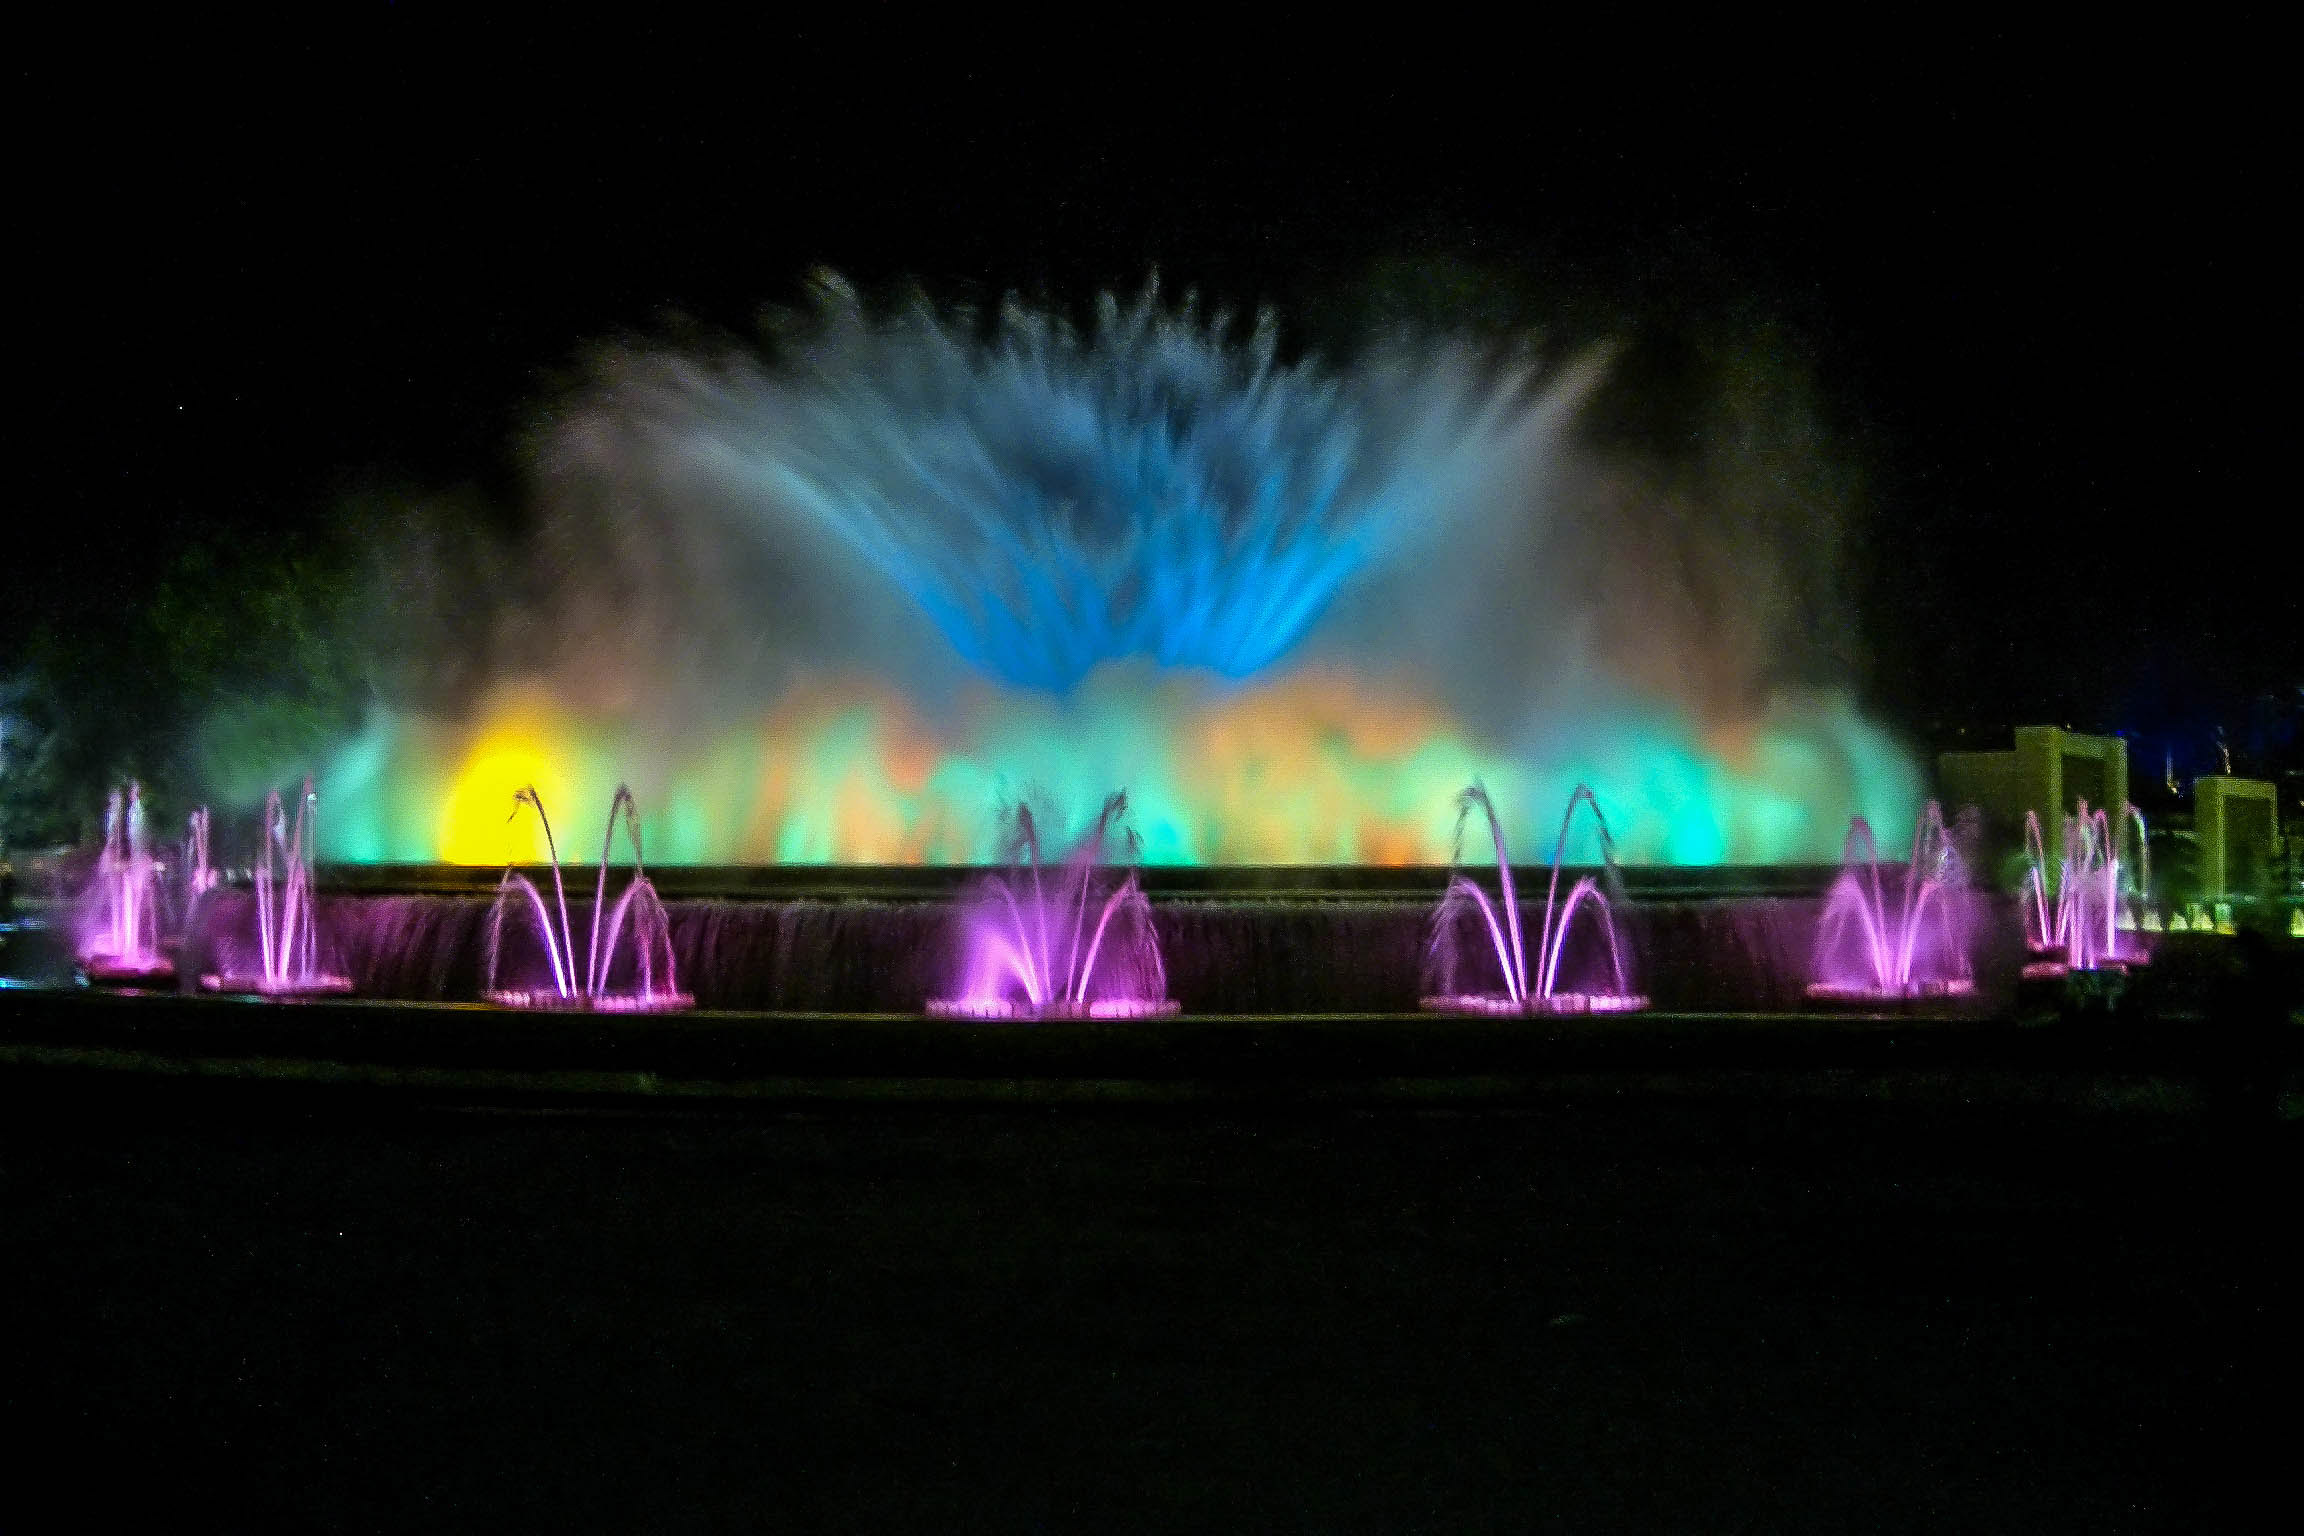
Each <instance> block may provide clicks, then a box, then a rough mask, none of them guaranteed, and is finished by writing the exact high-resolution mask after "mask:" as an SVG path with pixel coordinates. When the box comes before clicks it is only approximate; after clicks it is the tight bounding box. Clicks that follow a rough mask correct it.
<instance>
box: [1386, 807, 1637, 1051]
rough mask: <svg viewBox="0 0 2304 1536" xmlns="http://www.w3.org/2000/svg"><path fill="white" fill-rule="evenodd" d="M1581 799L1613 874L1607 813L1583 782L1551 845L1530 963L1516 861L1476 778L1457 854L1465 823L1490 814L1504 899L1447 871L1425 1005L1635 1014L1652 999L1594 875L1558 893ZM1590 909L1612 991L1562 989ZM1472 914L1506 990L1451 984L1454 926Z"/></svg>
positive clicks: (1460, 816)
mask: <svg viewBox="0 0 2304 1536" xmlns="http://www.w3.org/2000/svg"><path fill="white" fill-rule="evenodd" d="M1578 806H1585V807H1587V808H1589V809H1590V810H1591V812H1592V821H1593V824H1594V825H1595V826H1596V827H1598V829H1599V833H1600V858H1601V866H1602V868H1603V870H1604V871H1606V872H1608V873H1609V874H1610V875H1611V877H1613V873H1614V870H1615V844H1614V841H1613V839H1611V838H1610V837H1609V835H1608V821H1607V818H1606V817H1604V816H1602V815H1601V814H1600V802H1599V801H1598V800H1597V799H1596V798H1594V796H1593V794H1592V791H1591V789H1590V787H1588V786H1586V785H1581V784H1580V785H1578V786H1577V787H1576V792H1575V793H1574V794H1572V795H1570V796H1569V797H1568V807H1567V809H1566V810H1565V811H1563V812H1562V813H1561V815H1560V836H1559V838H1558V840H1557V841H1556V842H1555V843H1554V844H1553V848H1552V879H1551V884H1550V886H1549V888H1548V889H1547V890H1546V892H1545V895H1544V923H1543V926H1542V927H1541V928H1540V929H1539V930H1538V931H1537V939H1536V955H1535V963H1534V968H1533V970H1531V968H1530V963H1529V955H1528V949H1527V944H1526V942H1525V940H1524V939H1523V937H1522V935H1521V930H1520V903H1519V900H1518V898H1517V897H1516V896H1515V895H1514V893H1513V889H1512V862H1511V859H1510V858H1509V857H1508V856H1507V855H1506V853H1505V849H1504V831H1503V827H1502V825H1501V824H1500V823H1499V822H1498V820H1497V817H1496V805H1495V802H1494V801H1492V800H1490V799H1489V798H1488V791H1487V790H1486V789H1485V788H1483V787H1482V786H1480V785H1478V784H1474V785H1473V786H1472V787H1471V788H1469V789H1467V790H1465V791H1464V792H1463V793H1462V794H1461V795H1459V796H1457V798H1456V861H1457V862H1459V863H1461V862H1462V859H1463V848H1464V826H1465V823H1466V821H1467V820H1468V819H1469V818H1470V816H1471V814H1472V812H1473V811H1475V810H1477V811H1479V812H1480V813H1481V814H1482V815H1484V816H1486V817H1487V818H1488V834H1489V837H1490V839H1491V840H1492V841H1493V842H1494V844H1495V847H1496V875H1497V880H1498V883H1499V885H1500V886H1501V888H1502V898H1501V900H1500V901H1494V902H1492V901H1490V900H1489V898H1488V893H1487V892H1486V891H1485V890H1483V889H1482V888H1481V886H1480V884H1479V882H1478V881H1475V880H1474V879H1472V878H1471V877H1470V876H1469V875H1466V874H1463V873H1461V872H1458V873H1455V874H1452V875H1450V876H1449V879H1448V889H1447V892H1446V894H1445V895H1443V896H1442V897H1441V898H1440V908H1439V911H1438V912H1437V913H1436V914H1435V915H1434V918H1433V928H1432V943H1431V947H1430V950H1429V952H1428V962H1429V963H1428V968H1429V970H1430V972H1431V974H1432V975H1433V976H1434V977H1435V978H1437V980H1438V983H1439V985H1438V986H1437V988H1436V989H1435V990H1434V992H1433V993H1432V994H1431V995H1429V996H1427V997H1425V998H1424V999H1423V1000H1422V1002H1423V1006H1424V1007H1425V1008H1426V1009H1428V1010H1430V1011H1432V1012H1435V1013H1474V1014H1529V1013H1554V1014H1564V1013H1631V1012H1634V1011H1636V1010H1638V1009H1641V1008H1645V1007H1647V1006H1648V999H1647V998H1645V997H1643V996H1641V995H1640V994H1638V993H1636V992H1634V991H1633V990H1632V987H1631V983H1630V982H1629V981H1628V980H1627V979H1626V973H1625V968H1624V948H1623V944H1622V941H1621V940H1620V939H1619V937H1618V935H1617V932H1616V918H1615V913H1614V912H1613V910H1611V908H1610V906H1609V902H1608V897H1607V895H1606V894H1605V893H1603V892H1602V891H1601V889H1600V886H1599V883H1598V882H1597V881H1596V880H1594V879H1593V878H1592V877H1591V876H1590V875H1586V876H1583V877H1582V878H1580V879H1578V880H1577V881H1576V883H1575V884H1574V885H1572V886H1570V887H1569V888H1568V899H1567V900H1566V901H1562V900H1561V899H1560V861H1561V860H1562V858H1564V857H1565V856H1566V854H1567V851H1568V831H1569V828H1570V826H1571V825H1573V823H1574V821H1575V817H1576V808H1577V807H1578ZM1499 908H1501V909H1502V910H1501V914H1499V910H1498V909H1499ZM1585 911H1589V912H1590V913H1591V914H1592V923H1593V925H1594V926H1596V927H1597V928H1598V930H1599V932H1600V933H1601V935H1602V936H1603V937H1604V938H1605V939H1606V941H1607V950H1608V966H1609V981H1610V983H1611V986H1610V988H1609V989H1607V990H1600V989H1596V988H1590V987H1587V988H1581V989H1579V988H1571V989H1569V990H1567V991H1563V990H1561V988H1560V962H1561V957H1562V955H1563V954H1565V953H1566V951H1567V948H1568V939H1569V936H1570V933H1571V931H1572V929H1573V926H1574V924H1575V920H1576V917H1577V914H1578V913H1579V912H1585ZM1472 914H1477V915H1478V917H1479V920H1480V921H1479V925H1478V926H1479V929H1480V930H1481V931H1483V932H1485V933H1486V935H1487V937H1488V940H1489V944H1490V946H1491V947H1492V948H1493V950H1494V952H1495V955H1496V968H1497V972H1498V975H1499V977H1500V986H1501V990H1496V991H1463V990H1458V989H1457V988H1456V986H1455V985H1454V982H1455V976H1456V971H1457V962H1456V949H1457V943H1458V938H1457V929H1458V928H1459V926H1460V925H1461V924H1462V923H1463V922H1464V921H1465V920H1466V919H1467V918H1468V916H1470V915H1472Z"/></svg>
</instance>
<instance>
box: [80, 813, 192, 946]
mask: <svg viewBox="0 0 2304 1536" xmlns="http://www.w3.org/2000/svg"><path fill="white" fill-rule="evenodd" d="M161 907H162V901H161V889H160V865H159V863H158V861H156V860H155V859H154V858H153V857H152V850H151V847H150V845H149V843H148V842H147V840H146V837H145V833H144V791H143V787H142V786H141V785H138V784H130V785H129V786H128V789H127V791H126V793H125V794H123V793H122V792H121V791H119V790H117V789H116V790H114V791H112V797H111V799H110V801H109V802H108V803H107V804H106V806H105V810H104V849H103V852H102V853H100V854H99V855H97V859H96V878H95V879H94V880H93V881H91V882H90V884H89V886H88V889H87V890H86V891H85V892H84V893H83V895H82V898H81V915H80V925H79V926H80V942H79V945H78V951H79V959H80V969H81V971H82V972H83V973H84V974H85V975H86V976H87V977H88V978H89V979H90V980H91V981H165V980H166V979H168V978H169V977H171V976H173V975H175V974H176V964H175V962H174V961H172V960H170V959H169V958H168V957H167V956H166V955H163V954H162V953H161V952H160V924H161V919H162V916H163V914H162V911H161Z"/></svg>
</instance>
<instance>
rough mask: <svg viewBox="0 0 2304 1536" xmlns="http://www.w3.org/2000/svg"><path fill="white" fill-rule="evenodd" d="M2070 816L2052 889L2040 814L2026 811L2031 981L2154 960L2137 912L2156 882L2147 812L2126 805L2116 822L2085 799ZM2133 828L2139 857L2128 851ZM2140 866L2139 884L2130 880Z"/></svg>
mask: <svg viewBox="0 0 2304 1536" xmlns="http://www.w3.org/2000/svg"><path fill="white" fill-rule="evenodd" d="M2076 810H2077V813H2078V814H2076V815H2072V816H2067V817H2065V818H2064V842H2063V851H2062V857H2061V858H2060V859H2059V860H2058V861H2057V863H2056V865H2055V875H2056V892H2055V896H2054V898H2053V900H2051V898H2050V896H2049V893H2048V876H2049V863H2048V851H2047V847H2046V843H2045V839H2044V838H2043V837H2042V835H2041V831H2040V818H2039V817H2038V816H2037V815H2035V814H2034V813H2032V812H2031V811H2026V812H2025V813H2024V849H2025V859H2026V867H2025V888H2024V942H2025V947H2026V948H2028V949H2029V950H2030V951H2031V952H2032V955H2033V957H2034V958H2033V959H2032V961H2031V962H2030V963H2029V964H2027V965H2026V966H2025V967H2024V976H2025V978H2026V979H2027V980H2032V981H2039V980H2049V979H2053V978H2055V977H2058V976H2069V975H2073V974H2075V973H2085V972H2092V971H2122V970H2126V969H2128V968H2129V967H2131V966H2136V965H2142V964H2144V963H2145V962H2146V961H2148V960H2149V959H2151V952H2150V951H2149V950H2147V949H2146V948H2145V947H2144V940H2143V938H2142V937H2141V936H2140V935H2139V934H2138V933H2137V931H2136V929H2137V926H2138V911H2139V909H2140V908H2141V907H2142V905H2143V903H2144V902H2145V901H2146V900H2147V899H2148V897H2149V895H2150V892H2151V887H2152V854H2151V848H2150V844H2149V842H2148V841H2147V839H2146V836H2145V827H2144V815H2143V813H2142V812H2141V811H2139V810H2137V809H2136V807H2135V806H2133V805H2128V806H2123V807H2122V808H2121V814H2120V817H2119V820H2118V821H2117V822H2115V821H2114V820H2113V819H2112V818H2111V817H2110V816H2109V815H2107V814H2106V813H2105V812H2103V811H2101V810H2098V811H2090V810H2089V809H2088V802H2086V801H2085V800H2083V801H2081V802H2079V804H2078V806H2077V807H2076ZM2130 834H2133V837H2134V846H2135V850H2136V857H2135V858H2134V859H2133V860H2129V859H2123V858H2122V857H2121V851H2122V843H2123V840H2124V839H2125V837H2126V836H2128V835H2130ZM2131 872H2133V875H2134V879H2133V882H2132V883H2131V882H2129V881H2126V880H2124V879H2123V876H2124V875H2127V874H2129V873H2131Z"/></svg>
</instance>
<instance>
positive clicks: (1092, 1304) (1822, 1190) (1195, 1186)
mask: <svg viewBox="0 0 2304 1536" xmlns="http://www.w3.org/2000/svg"><path fill="white" fill-rule="evenodd" d="M2297 1129H2298V1127H2297V1126H2296V1125H2295V1123H2294V1122H2289V1123H2286V1124H2281V1123H2276V1122H2265V1123H2260V1124H2258V1125H2256V1126H2254V1127H2252V1128H2250V1129H2247V1130H2241V1129H2238V1128H2234V1127H2229V1126H2227V1127H2224V1128H2221V1129H2220V1128H2219V1127H2218V1126H2217V1125H2216V1124H2214V1123H2212V1122H2211V1121H2210V1120H2209V1119H2208V1118H2206V1117H2204V1116H2203V1115H2202V1114H2201V1113H2200V1112H2199V1105H2198V1102H2197V1100H2196V1097H2188V1090H2185V1089H2183V1088H2181V1087H2176V1088H2172V1089H2166V1090H2153V1091H2147V1092H2142V1093H2140V1094H2139V1095H2138V1096H2137V1097H2136V1099H2135V1101H2134V1102H2132V1103H2129V1104H2128V1105H2127V1107H2117V1108H2103V1107H2099V1108H2095V1109H2088V1108H2081V1107H2075V1106H2074V1105H2073V1104H2072V1103H2063V1104H2045V1103H2042V1104H2023V1103H2011V1102H2006V1101H2002V1102H1995V1103H1992V1104H1990V1105H1988V1106H1964V1105H1962V1104H1961V1103H1960V1102H1959V1094H1958V1093H1957V1091H1952V1092H1944V1093H1938V1094H1936V1095H1935V1096H1933V1097H1932V1098H1929V1099H1926V1100H1925V1101H1920V1100H1913V1101H1895V1102H1884V1101H1881V1100H1879V1099H1876V1098H1869V1099H1868V1098H1863V1097H1859V1096H1854V1095H1844V1096H1834V1095H1830V1094H1823V1095H1815V1094H1810V1095H1805V1096H1798V1097H1791V1098H1786V1097H1783V1096H1779V1095H1774V1094H1769V1093H1766V1092H1758V1093H1725V1094H1724V1093H1719V1092H1711V1093H1706V1094H1700V1095H1690V1094H1687V1093H1675V1092H1671V1091H1665V1090H1663V1089H1660V1088H1658V1087H1657V1086H1656V1085H1653V1084H1651V1085H1648V1086H1647V1087H1645V1088H1642V1089H1640V1090H1639V1091H1632V1090H1630V1089H1626V1090H1623V1091H1617V1090H1612V1089H1609V1088H1606V1087H1605V1086H1603V1087H1597V1088H1593V1089H1591V1090H1589V1091H1586V1092H1584V1093H1583V1094H1581V1096H1580V1095H1579V1094H1578V1093H1576V1092H1573V1091H1564V1092H1563V1093H1562V1095H1561V1096H1560V1098H1559V1100H1558V1101H1557V1102H1555V1103H1550V1104H1538V1105H1528V1104H1523V1105H1520V1106H1517V1107H1512V1108H1502V1107H1493V1106H1491V1107H1486V1108H1456V1109H1447V1110H1433V1109H1423V1110H1419V1109H1414V1108H1407V1107H1398V1108H1383V1109H1358V1110H1343V1109H1329V1110H1320V1109H1311V1108H1303V1107H1297V1108H1292V1109H1283V1108H1268V1109H1262V1110H1255V1111H1248V1110H1242V1109H1237V1108H1235V1109H1223V1108H1210V1107H1198V1108H1178V1107H1169V1108H1165V1109H1147V1108H1142V1107H1138V1108H1117V1107H1115V1108H1109V1109H1097V1108H1090V1107H1081V1106H1068V1107H1064V1108H1060V1109H1022V1108H1009V1109H959V1108H950V1107H946V1108H924V1107H902V1106H881V1107H877V1108H863V1107H858V1108H847V1109H843V1108H832V1109H823V1110H816V1111H811V1112H808V1113H776V1112H770V1111H753V1112H742V1111H728V1112H725V1113H720V1112H715V1113H697V1114H686V1115H683V1114H677V1113H667V1112H653V1113H647V1114H639V1115H617V1114H611V1113H603V1112H600V1111H597V1110H592V1111H539V1110H535V1109H530V1110H527V1111H523V1112H511V1111H497V1110H488V1109H485V1108H475V1107H471V1106H465V1107H448V1106H445V1105H441V1104H438V1103H429V1104H427V1103H426V1102H424V1101H419V1100H416V1099H413V1098H411V1097H409V1096H407V1095H406V1094H404V1093H371V1092H367V1091H364V1090H361V1089H357V1088H347V1087H323V1088H311V1087H305V1088H298V1087H291V1086H285V1085H280V1084H270V1083H263V1084H242V1083H221V1082H182V1081H178V1082H160V1081H154V1080H149V1079H144V1078H139V1077H133V1076H122V1075H119V1074H109V1073H106V1074H91V1075H89V1076H86V1077H81V1076H77V1075H73V1074H69V1073H58V1072H51V1071H41V1070H34V1069H11V1070H10V1071H8V1072H5V1073H0V1215H4V1225H0V1277H4V1278H0V1295H4V1297H5V1303H6V1304H5V1307H4V1308H0V1328H4V1329H5V1333H6V1338H7V1344H6V1368H5V1372H4V1374H0V1394H4V1396H5V1398H6V1399H7V1406H8V1409H9V1416H10V1418H11V1420H12V1421H13V1422H14V1423H15V1424H16V1425H17V1426H18V1427H17V1428H16V1429H15V1430H14V1431H13V1432H12V1440H13V1443H12V1444H11V1446H10V1450H11V1452H12V1454H11V1455H10V1457H9V1458H8V1460H9V1462H10V1463H11V1464H12V1470H11V1471H9V1472H8V1474H7V1494H6V1497H7V1499H8V1500H9V1501H10V1502H11V1503H12V1504H14V1506H15V1507H16V1509H17V1510H18V1511H19V1512H22V1511H26V1510H31V1509H37V1508H41V1507H50V1508H65V1509H69V1510H71V1511H72V1512H73V1515H72V1518H71V1519H69V1520H68V1521H67V1522H65V1524H66V1526H68V1527H72V1528H96V1527H97V1526H98V1525H100V1524H102V1523H105V1522H106V1521H107V1520H108V1519H109V1518H110V1517H113V1516H116V1515H120V1514H124V1513H140V1514H143V1515H145V1516H147V1517H148V1524H149V1527H150V1528H155V1529H183V1528H190V1527H195V1526H205V1525H222V1526H226V1527H234V1528H239V1529H291V1530H301V1529H361V1528H383V1529H403V1530H406V1529H419V1530H441V1529H549V1530H565V1529H599V1530H619V1531H624V1530H658V1529H731V1530H754V1529H766V1528H777V1527H785V1528H791V1527H815V1528H876V1529H888V1530H939V1531H941V1530H976V1529H983V1530H1058V1529H1087V1530H1135V1529H1163V1530H1179V1531H1195V1532H1205V1531H1230V1530H1285V1529H1301V1530H1339V1529H1365V1530H1408V1529H1421V1530H1443V1531H1462V1530H1484V1529H1485V1530H1523V1529H1530V1528H1537V1529H1558V1530H1566V1531H1601V1530H1640V1531H1722V1532H1726V1531H1785V1530H1795V1531H1818V1532H1852V1531H1870V1530H1909V1531H2092V1532H2103V1531H2130V1530H2200V1529H2241V1528H2248V1527H2251V1526H2253V1525H2254V1524H2255V1522H2256V1520H2257V1518H2258V1511H2257V1510H2256V1508H2255V1506H2254V1505H2253V1504H2252V1502H2251V1501H2250V1499H2249V1497H2248V1496H2249V1495H2250V1494H2252V1493H2253V1492H2254V1491H2255V1490H2254V1487H2253V1483H2252V1480H2251V1474H2252V1473H2253V1472H2254V1471H2256V1470H2257V1469H2259V1468H2262V1467H2265V1466H2267V1465H2270V1466H2277V1465H2279V1464H2280V1461H2279V1459H2280V1458H2284V1456H2285V1454H2286V1450H2287V1444H2288V1440H2289V1434H2290V1432H2289V1429H2288V1427H2287V1426H2288V1420H2287V1418H2286V1415H2287V1412H2288V1407H2287V1406H2286V1398H2285V1393H2286V1392H2287V1389H2288V1387H2289V1385H2290V1383H2292V1382H2293V1380H2294V1375H2293V1370H2292V1368H2293V1366H2294V1365H2295V1364H2296V1363H2297V1361H2298V1358H2299V1355H2298V1343H2299V1327H2298V1322H2297V1316H2296V1310H2295V1301H2296V1294H2297V1293H2296V1290H2295V1287H2294V1285H2293V1283H2292V1281H2291V1280H2290V1277H2289V1271H2288V1270H2287V1269H2286V1268H2285V1260H2286V1253H2285V1248H2284V1244H2285V1241H2286V1238H2287V1233H2288V1230H2289V1229H2290V1228H2291V1227H2292V1226H2293V1224H2294V1213H2295V1210H2296V1198H2295V1191H2296V1190H2297V1188H2298V1185H2297V1182H2296V1175H2297V1173H2298V1171H2299V1166H2298V1165H2299V1162H2300V1158H2299V1151H2300V1148H2299V1144H2298V1137H2297V1136H2296V1135H2295V1134H2294V1132H2295V1131H2296V1130H2297ZM2268 1386H2276V1387H2277V1388H2278V1389H2279V1391H2280V1394H2281V1395H2277V1396H2273V1397H2270V1398H2264V1397H2260V1396H2259V1395H2258V1390H2259V1389H2261V1388H2265V1387H2268ZM2267 1458H2269V1460H2267ZM59 1497H61V1498H62V1499H63V1500H65V1501H67V1502H65V1503H63V1504H58V1503H56V1502H55V1501H56V1500H57V1499H58V1498H59ZM0 1524H5V1525H8V1526H10V1527H15V1526H16V1525H17V1524H18V1522H17V1521H16V1520H5V1521H0Z"/></svg>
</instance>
